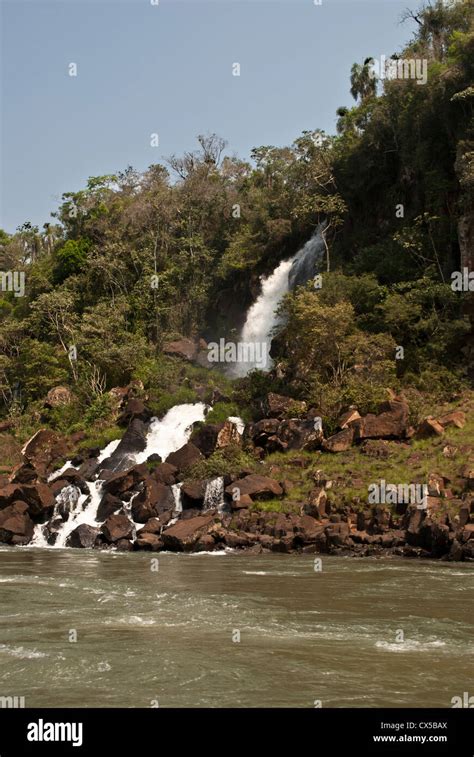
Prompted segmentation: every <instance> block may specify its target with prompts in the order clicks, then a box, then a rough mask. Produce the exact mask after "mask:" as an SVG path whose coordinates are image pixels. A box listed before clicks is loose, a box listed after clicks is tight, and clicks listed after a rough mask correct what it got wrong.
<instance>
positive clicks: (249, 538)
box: [224, 531, 257, 549]
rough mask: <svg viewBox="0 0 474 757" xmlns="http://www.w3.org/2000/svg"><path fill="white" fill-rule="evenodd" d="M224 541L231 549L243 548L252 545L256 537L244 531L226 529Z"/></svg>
mask: <svg viewBox="0 0 474 757" xmlns="http://www.w3.org/2000/svg"><path fill="white" fill-rule="evenodd" d="M224 541H225V543H226V545H227V546H228V547H230V548H231V549H243V548H245V547H250V546H252V545H254V544H255V543H256V541H257V537H256V536H254V534H247V533H245V531H226V534H225V539H224Z"/></svg>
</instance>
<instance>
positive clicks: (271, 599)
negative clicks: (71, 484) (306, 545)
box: [0, 548, 474, 707]
mask: <svg viewBox="0 0 474 757" xmlns="http://www.w3.org/2000/svg"><path fill="white" fill-rule="evenodd" d="M156 558H158V563H157V562H156ZM0 566H1V572H0V576H1V577H0V601H1V607H2V614H1V621H0V623H1V636H0V682H1V687H0V695H2V696H24V697H25V701H26V706H27V707H58V706H65V707H113V706H116V707H150V706H157V705H158V706H160V707H204V706H208V707H282V706H291V707H314V706H315V702H318V701H319V702H321V706H322V707H364V706H369V707H382V706H385V707H450V706H451V699H452V697H453V696H457V695H460V696H462V694H463V692H464V691H469V680H470V678H469V673H470V670H469V666H470V660H471V659H472V653H473V651H474V642H473V638H474V637H473V630H474V629H473V616H472V606H473V595H474V572H473V570H472V566H471V565H468V564H463V563H458V564H455V565H450V564H447V563H439V562H438V563H435V562H415V561H408V560H405V561H403V560H389V559H381V560H373V559H372V560H371V559H357V558H337V557H325V556H323V557H322V566H321V567H322V570H321V571H315V569H314V567H315V566H314V558H313V557H312V556H309V555H289V556H287V555H253V556H252V555H248V554H242V553H241V554H236V553H227V554H212V555H211V554H201V555H184V554H159V555H152V554H151V553H134V554H126V553H105V552H97V551H95V552H89V551H85V550H80V551H79V550H72V549H69V550H68V549H64V550H62V549H56V550H55V549H37V548H23V549H21V548H20V549H8V548H5V549H2V550H0ZM76 635H77V641H74V640H73V639H74V638H75V637H76ZM239 635H240V641H239V640H238V639H239ZM70 639H71V641H70ZM397 639H398V640H397ZM471 688H472V687H471Z"/></svg>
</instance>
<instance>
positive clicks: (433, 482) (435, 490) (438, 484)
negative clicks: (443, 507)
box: [428, 473, 444, 497]
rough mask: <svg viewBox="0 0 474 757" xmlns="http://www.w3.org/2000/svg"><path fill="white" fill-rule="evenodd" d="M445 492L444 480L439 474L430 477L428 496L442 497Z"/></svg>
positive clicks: (431, 474)
mask: <svg viewBox="0 0 474 757" xmlns="http://www.w3.org/2000/svg"><path fill="white" fill-rule="evenodd" d="M443 492H444V478H443V476H440V475H439V474H438V473H430V474H429V475H428V495H429V496H430V497H440V496H442V494H443Z"/></svg>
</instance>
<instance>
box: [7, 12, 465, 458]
mask: <svg viewBox="0 0 474 757" xmlns="http://www.w3.org/2000/svg"><path fill="white" fill-rule="evenodd" d="M407 20H408V21H409V22H410V23H411V24H412V25H414V26H415V27H416V33H415V34H414V36H413V39H412V40H411V41H410V43H409V44H408V45H407V46H406V48H405V50H404V51H403V52H402V53H400V54H398V58H400V59H402V60H403V59H407V60H409V59H412V58H418V59H424V60H426V61H427V65H428V79H427V83H426V84H424V85H420V84H419V83H418V82H417V81H416V80H414V79H409V78H408V79H393V80H389V79H386V80H385V81H384V83H383V87H382V85H377V82H376V81H375V80H374V79H373V78H371V77H370V65H371V60H372V59H371V58H366V59H365V61H364V62H363V63H356V64H354V66H353V67H352V71H351V72H350V91H351V93H352V95H353V97H354V99H355V101H356V103H355V105H354V107H352V108H346V107H344V108H340V109H339V110H338V116H339V120H338V124H337V134H336V135H334V136H330V135H327V134H325V133H323V132H321V131H320V130H319V129H317V128H316V129H314V130H312V131H305V132H303V133H302V134H301V135H300V136H299V137H297V138H296V139H295V141H294V142H293V144H292V145H290V146H288V147H274V146H271V145H265V146H261V147H258V148H255V149H254V150H253V151H252V153H251V162H247V161H244V160H241V159H239V158H236V157H230V156H228V155H226V153H225V148H226V143H225V142H224V140H222V139H220V138H219V137H217V136H216V135H215V134H211V135H200V136H199V137H198V143H199V147H198V149H197V150H195V151H193V152H188V153H185V154H184V155H183V156H171V157H170V158H169V160H168V163H167V166H164V165H159V164H155V165H152V166H150V167H149V169H148V170H146V171H145V172H143V173H139V172H137V171H136V170H134V169H133V168H131V167H128V168H126V169H125V170H124V171H122V172H119V173H117V174H116V175H107V176H98V177H91V178H90V179H89V181H88V183H87V186H86V187H85V188H83V189H80V190H78V191H72V192H66V193H65V194H64V195H63V198H62V203H61V205H60V207H59V209H58V211H57V212H56V213H55V214H53V215H54V222H53V223H45V224H44V226H43V228H42V229H41V230H40V229H39V228H38V227H35V226H32V224H31V223H28V222H26V223H25V224H23V225H22V226H21V227H19V228H18V230H17V232H16V233H15V234H13V235H8V234H6V233H4V232H1V233H0V269H1V270H15V271H21V272H25V274H26V296H25V297H19V298H16V297H15V296H14V294H13V293H11V292H1V293H0V313H1V316H2V321H1V325H0V401H1V410H0V415H1V416H5V417H7V416H9V417H12V418H14V419H15V421H16V429H17V434H18V435H19V436H21V435H22V434H23V433H24V432H25V430H26V429H27V428H30V427H31V426H35V425H36V426H37V424H38V413H40V414H42V410H41V408H42V403H43V401H44V397H45V395H46V393H47V392H48V391H49V390H50V389H51V388H52V387H54V386H56V385H58V384H64V385H67V386H68V387H69V388H70V389H71V390H72V393H73V397H74V400H73V402H72V403H71V405H70V406H69V408H68V409H67V410H66V409H61V410H58V411H52V412H46V413H44V414H42V420H41V422H46V423H49V424H50V425H51V426H52V427H54V428H58V429H60V430H62V431H64V432H67V431H70V430H71V429H74V428H76V429H77V428H80V427H88V426H94V425H95V424H98V425H99V426H100V425H101V424H107V423H108V424H109V425H110V424H113V422H114V421H113V417H112V410H111V408H110V407H109V405H108V404H107V400H104V395H105V394H106V392H107V390H109V389H110V388H112V387H113V386H117V385H124V384H126V383H128V382H129V381H130V380H132V379H139V380H140V381H141V382H142V383H143V387H144V392H145V393H146V394H147V396H148V397H149V400H150V405H151V407H152V409H153V412H155V413H156V414H157V415H162V414H163V413H165V412H166V410H168V409H169V408H170V407H171V406H172V405H173V404H176V403H178V402H193V401H196V400H198V399H200V400H203V401H206V402H210V401H211V400H214V399H216V398H217V399H219V397H224V398H225V399H224V400H223V401H222V402H223V404H222V405H221V404H220V405H219V406H216V408H215V409H214V411H213V413H212V414H211V416H210V417H209V420H212V421H218V420H223V418H224V415H225V414H226V413H229V412H231V413H232V414H240V415H242V414H244V417H245V418H246V419H247V418H249V417H251V416H252V415H253V416H254V417H258V416H259V415H261V412H262V398H263V397H264V396H265V394H266V393H267V392H268V391H276V392H281V393H284V394H288V395H290V396H292V397H294V398H295V399H304V400H306V401H307V402H308V404H309V405H312V406H314V407H317V408H318V409H319V410H320V411H321V412H322V413H323V414H324V415H325V416H327V418H328V423H329V427H330V424H331V423H333V420H334V418H335V416H336V415H337V413H338V412H339V411H340V409H342V408H343V407H345V406H347V405H348V404H351V403H355V404H357V405H359V407H360V408H361V410H362V411H366V410H371V409H373V408H374V407H375V406H376V403H377V401H378V400H379V399H380V398H381V397H382V396H383V391H384V388H385V387H386V386H391V387H393V388H395V389H403V390H404V391H405V392H406V393H408V394H410V393H412V394H415V395H416V394H417V393H420V392H421V393H423V394H429V395H431V396H432V397H433V398H435V399H436V401H438V400H442V399H449V398H450V397H451V396H453V393H455V392H459V391H461V390H462V389H463V387H465V386H466V383H467V381H468V379H469V376H470V375H471V374H472V370H473V368H474V366H472V365H471V363H472V359H471V357H470V356H471V355H472V354H473V353H474V351H473V350H471V351H470V352H469V351H466V350H465V349H464V348H465V346H466V342H467V340H468V338H470V332H471V322H470V320H469V315H468V309H467V299H468V295H465V294H463V293H459V292H453V291H452V289H451V287H450V276H451V273H452V272H453V271H456V270H460V267H461V259H462V255H464V257H465V256H466V254H467V252H468V250H467V247H466V244H467V243H466V242H465V241H463V240H465V239H469V234H471V239H472V233H474V232H473V225H474V221H473V218H472V206H473V199H474V159H473V156H474V115H473V103H474V87H473V81H474V6H473V2H472V0H466V1H465V2H452V3H446V2H441V0H435V1H434V2H433V3H432V4H429V5H425V6H424V7H422V8H421V9H420V10H419V11H418V12H417V13H416V14H415V13H412V14H410V13H408V14H407ZM367 52H368V53H370V52H371V51H367ZM322 222H324V227H323V228H324V232H323V235H324V242H325V247H326V259H325V262H324V268H325V272H324V273H323V285H322V288H321V289H318V290H315V289H312V288H311V286H310V285H308V286H306V287H302V288H300V289H298V290H297V291H295V292H294V293H292V294H291V295H289V296H288V297H287V298H286V301H285V302H284V303H283V305H282V312H283V313H284V315H285V317H286V325H285V328H284V330H283V332H282V333H281V334H280V335H279V336H278V337H277V339H276V340H275V350H274V353H275V356H276V363H277V369H276V370H275V372H274V373H272V374H269V375H265V374H261V373H258V372H255V374H254V375H252V376H251V377H249V378H248V379H244V380H240V381H235V382H231V381H229V380H228V379H227V378H225V377H224V376H221V375H220V374H219V373H217V372H211V371H209V370H207V369H205V368H199V367H196V366H193V365H190V364H188V363H184V362H183V361H180V360H179V359H174V358H166V357H164V356H163V354H162V346H163V342H164V341H167V340H169V339H175V338H178V337H181V336H187V337H192V338H196V337H198V336H204V337H208V338H209V337H212V338H214V337H215V335H216V334H221V333H231V329H232V328H233V327H234V323H235V314H236V312H237V311H236V307H237V305H238V306H239V308H240V309H241V310H242V311H243V310H244V309H245V308H246V307H247V306H248V305H249V304H250V302H251V301H252V294H251V292H252V291H253V292H254V291H255V285H256V283H257V281H258V276H259V275H260V274H262V273H265V274H268V273H269V272H270V271H272V270H273V269H274V268H275V266H276V265H277V264H278V262H279V261H280V260H282V259H283V258H286V257H288V256H290V255H292V254H294V252H295V251H296V250H297V249H298V248H299V247H300V245H301V244H302V243H303V242H304V241H306V240H307V239H308V238H309V237H310V236H311V234H312V233H314V230H315V229H316V227H317V226H318V225H319V224H321V223H322ZM461 227H462V228H463V229H467V232H466V233H465V234H464V235H461V234H460V233H459V230H460V228H461ZM229 303H230V304H231V305H232V308H230V309H229ZM400 346H401V347H403V351H404V354H403V359H396V357H397V348H398V347H400ZM76 354H77V359H75V356H76ZM216 467H218V466H216Z"/></svg>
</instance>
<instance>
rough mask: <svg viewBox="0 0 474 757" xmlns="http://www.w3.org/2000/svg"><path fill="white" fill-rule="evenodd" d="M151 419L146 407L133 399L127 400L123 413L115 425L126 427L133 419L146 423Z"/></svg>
mask: <svg viewBox="0 0 474 757" xmlns="http://www.w3.org/2000/svg"><path fill="white" fill-rule="evenodd" d="M151 417H152V413H151V410H149V409H148V408H147V407H146V405H145V403H144V402H143V400H140V399H137V398H136V397H133V398H131V399H129V400H128V402H127V404H126V405H125V408H124V410H123V412H122V413H121V415H120V416H119V418H118V419H117V423H118V424H119V426H128V425H129V424H130V423H131V422H132V421H133V420H134V419H135V418H138V420H140V421H144V422H147V421H149V420H150V419H151Z"/></svg>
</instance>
